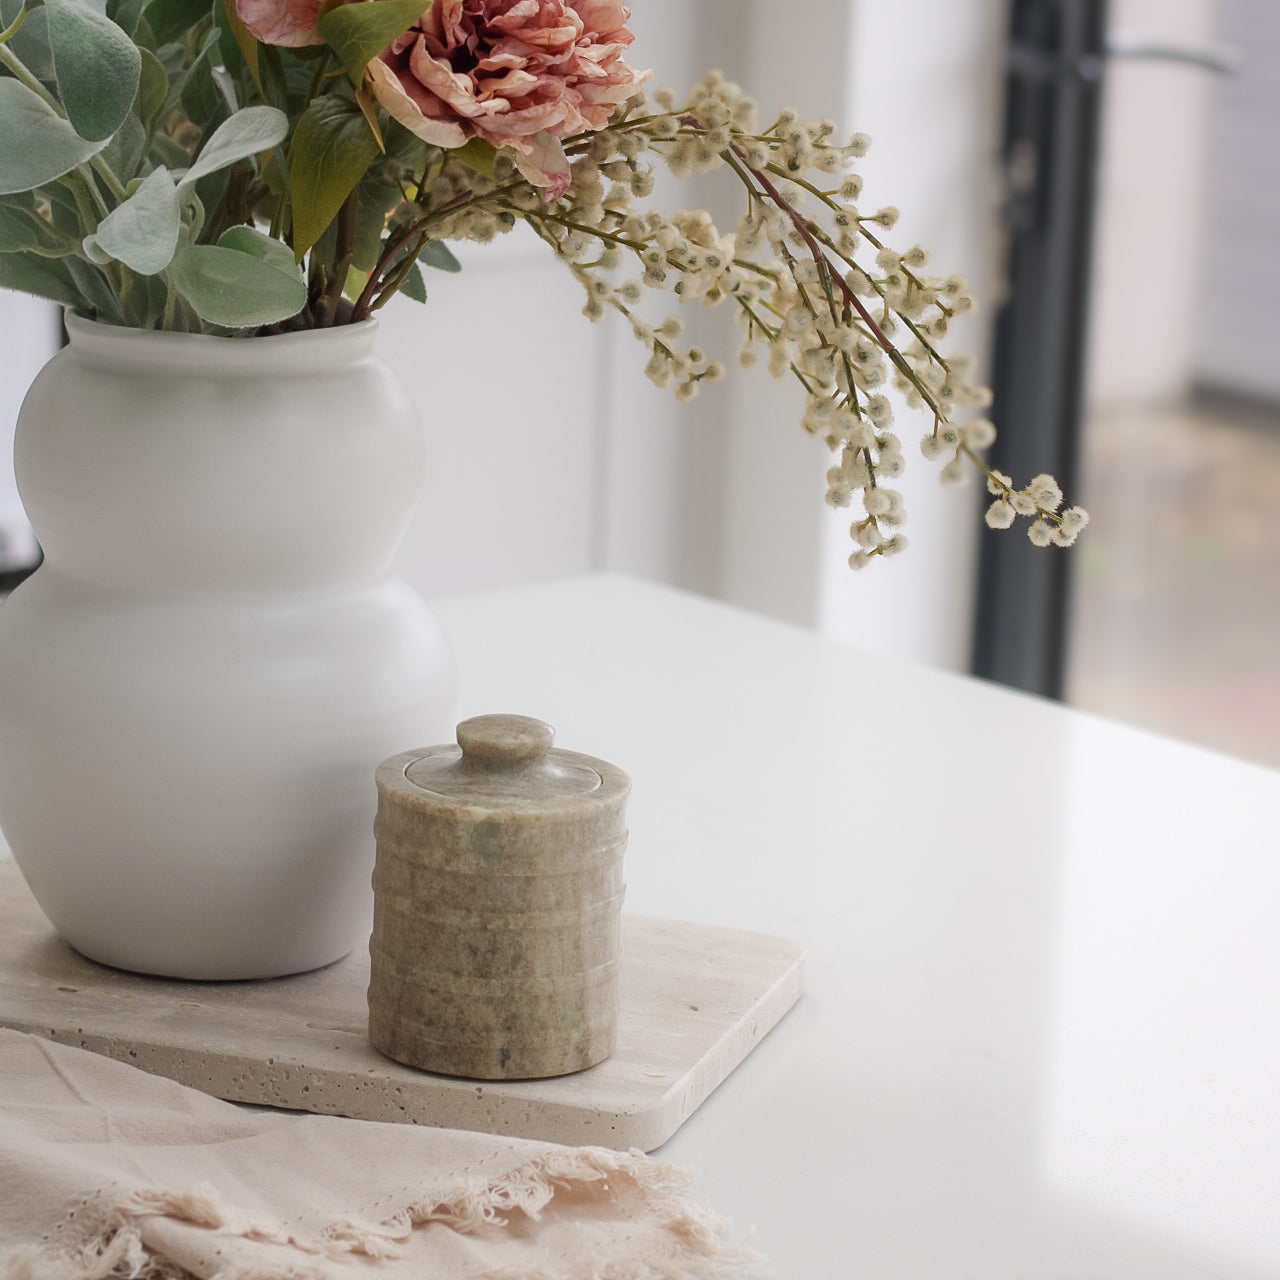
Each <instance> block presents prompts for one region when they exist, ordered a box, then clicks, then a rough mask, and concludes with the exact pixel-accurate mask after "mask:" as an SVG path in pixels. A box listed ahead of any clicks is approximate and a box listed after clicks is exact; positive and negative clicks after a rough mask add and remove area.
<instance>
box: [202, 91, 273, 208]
mask: <svg viewBox="0 0 1280 1280" xmlns="http://www.w3.org/2000/svg"><path fill="white" fill-rule="evenodd" d="M288 133H289V120H288V117H287V116H286V115H285V114H284V112H283V111H277V110H276V109H275V107H245V108H243V109H242V110H240V111H237V112H236V113H235V115H233V116H232V117H231V118H230V119H229V120H224V121H223V122H222V124H220V125H219V126H218V127H217V128H216V129H215V130H214V131H213V133H212V134H211V135H210V137H209V140H208V142H206V143H205V144H204V146H203V147H202V148H201V150H200V154H199V155H198V156H197V157H196V162H195V164H193V165H192V166H191V168H190V169H188V170H187V173H186V176H185V177H184V178H183V179H182V181H181V183H179V184H178V196H179V198H185V197H186V195H187V193H188V192H189V191H190V190H191V189H192V188H193V187H194V186H195V184H196V183H197V182H198V181H199V180H200V179H201V178H203V177H204V175H205V174H206V173H216V172H217V171H218V170H219V169H225V168H227V167H228V166H229V165H233V164H235V162H236V161H237V160H246V159H248V157H249V156H254V155H257V154H258V153H259V152H260V151H269V150H270V149H271V148H272V147H275V146H278V145H279V144H280V143H281V142H283V141H284V140H285V138H286V137H287V136H288Z"/></svg>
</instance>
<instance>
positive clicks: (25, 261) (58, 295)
mask: <svg viewBox="0 0 1280 1280" xmlns="http://www.w3.org/2000/svg"><path fill="white" fill-rule="evenodd" d="M0 289H16V290H17V291H18V292H19V293H34V294H35V295H36V297H37V298H48V299H49V301H50V302H60V303H61V304H62V305H63V306H64V307H73V308H76V309H81V308H83V307H84V298H83V297H81V295H80V291H79V290H78V289H77V288H76V286H75V284H74V283H73V282H72V279H71V276H70V275H69V273H68V271H67V267H66V264H65V262H64V261H63V260H62V259H58V258H39V257H37V256H36V255H35V254H33V253H32V254H27V253H6V254H4V255H3V256H0Z"/></svg>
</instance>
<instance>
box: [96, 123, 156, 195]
mask: <svg viewBox="0 0 1280 1280" xmlns="http://www.w3.org/2000/svg"><path fill="white" fill-rule="evenodd" d="M146 154H147V131H146V130H145V129H144V128H143V127H142V125H141V124H140V123H139V121H138V118H137V116H134V115H128V116H126V117H125V121H124V124H122V125H121V126H120V128H119V129H118V130H117V131H116V135H115V137H113V138H112V139H111V141H110V142H108V143H107V145H106V147H105V148H104V149H103V152H102V158H103V159H104V160H105V161H106V162H107V165H108V166H109V167H110V169H111V172H112V173H114V174H115V175H116V177H117V178H119V179H120V181H121V182H123V183H126V184H127V183H128V182H129V181H130V180H131V179H132V178H134V177H135V176H136V175H137V172H138V170H139V168H141V166H142V161H143V158H144V157H145V156H146Z"/></svg>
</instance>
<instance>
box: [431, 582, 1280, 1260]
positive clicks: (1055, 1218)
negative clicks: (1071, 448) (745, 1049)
mask: <svg viewBox="0 0 1280 1280" xmlns="http://www.w3.org/2000/svg"><path fill="white" fill-rule="evenodd" d="M439 612H440V614H441V616H442V618H443V620H444V622H445V625H446V627H447V628H448V630H449V632H450V634H451V635H452V637H453V640H454V643H455V646H456V648H457V651H458V658H459V666H460V671H461V679H462V688H463V707H462V710H463V714H464V715H474V714H478V713H481V712H486V711H514V712H521V713H524V714H528V715H534V716H539V717H541V718H543V719H547V720H550V721H551V722H552V723H553V724H555V726H556V727H557V730H558V743H559V745H561V746H563V747H566V748H568V749H571V750H578V751H585V752H588V753H590V754H593V755H599V756H603V757H605V758H607V759H610V760H613V761H614V762H616V763H617V764H619V765H621V766H622V767H623V768H624V769H626V770H627V771H628V772H629V773H630V774H631V775H632V778H633V781H634V792H633V797H632V803H631V831H632V838H631V847H630V849H629V851H628V854H627V880H628V908H629V909H630V910H633V911H637V912H642V913H646V914H653V915H665V916H672V917H678V918H684V919H691V920H700V921H704V922H709V923H719V924H725V925H733V926H738V927H742V928H749V929H759V930H763V931H766V932H770V933H780V934H784V935H787V936H789V937H791V938H794V939H796V940H797V941H799V942H801V943H802V944H803V945H804V947H805V948H806V951H807V954H808V978H807V987H808V989H807V992H806V994H805V996H804V997H802V999H801V1002H800V1004H799V1006H797V1008H796V1009H795V1010H793V1011H792V1013H791V1014H789V1015H788V1016H787V1017H786V1018H785V1019H784V1020H783V1022H782V1023H781V1025H780V1026H779V1027H778V1028H777V1029H776V1030H775V1031H774V1032H773V1033H772V1034H771V1035H770V1036H769V1037H768V1038H767V1039H766V1040H765V1041H764V1043H763V1044H762V1045H760V1047H759V1048H758V1049H757V1050H756V1051H755V1052H754V1053H753V1054H752V1056H751V1057H750V1058H749V1059H748V1061H747V1062H746V1063H745V1064H744V1066H743V1067H741V1068H740V1069H739V1070H738V1071H737V1072H736V1073H735V1074H734V1075H733V1076H732V1077H731V1078H730V1079H729V1080H728V1081H727V1082H726V1083H725V1084H724V1085H723V1086H721V1088H720V1089H719V1091H718V1092H717V1093H715V1094H714V1095H713V1096H712V1097H711V1098H710V1100H709V1101H708V1102H707V1103H706V1104H705V1105H704V1106H703V1108H702V1109H701V1110H700V1111H699V1112H698V1113H697V1114H696V1115H695V1116H694V1117H693V1118H692V1119H691V1120H690V1121H689V1122H688V1123H687V1124H686V1125H685V1127H684V1128H683V1129H682V1130H681V1131H680V1133H679V1134H677V1136H676V1137H675V1138H674V1139H672V1141H671V1142H669V1143H668V1144H667V1145H666V1146H665V1147H663V1148H662V1149H661V1150H660V1151H659V1152H658V1155H659V1156H660V1157H662V1158H666V1159H670V1160H672V1161H674V1162H676V1163H680V1164H686V1165H690V1166H692V1167H693V1168H695V1169H696V1170H697V1171H698V1173H699V1175H700V1176H699V1183H698V1186H699V1189H700V1190H701V1191H702V1192H703V1193H704V1194H705V1195H706V1196H708V1197H709V1198H710V1200H711V1201H712V1203H713V1204H714V1205H715V1206H716V1207H717V1208H718V1209H719V1210H720V1211H721V1212H723V1213H724V1214H726V1215H727V1216H728V1217H730V1218H731V1219H732V1221H733V1225H734V1230H735V1234H738V1235H747V1234H748V1233H750V1239H751V1241H752V1243H753V1244H754V1245H755V1246H756V1247H757V1248H759V1249H760V1250H761V1251H762V1252H764V1253H765V1254H766V1255H767V1256H768V1257H769V1258H770V1260H771V1262H772V1263H773V1266H774V1268H775V1271H776V1274H777V1275H778V1276H779V1277H781V1278H783V1280H790V1278H795V1280H799V1278H801V1277H804V1278H806V1280H837V1278H842V1277H845V1276H848V1277H856V1278H857V1280H1191V1278H1192V1277H1194V1278H1196V1280H1208V1278H1209V1277H1213V1278H1214V1280H1276V1278H1277V1277H1280V994H1278V989H1280V927H1278V922H1280V850H1278V842H1277V832H1278V831H1280V774H1276V773H1273V772H1271V771H1268V770H1265V769H1262V768H1259V767H1256V766H1252V765H1247V764H1243V763H1240V762H1237V761H1234V760H1230V759H1227V758H1225V757H1221V756H1216V755H1212V754H1210V753H1208V752H1204V751H1200V750H1197V749H1195V748H1191V747H1187V746H1182V745H1179V744H1176V743H1173V742H1169V741H1167V740H1164V739H1160V738H1156V737H1152V736H1150V735H1147V734H1143V733H1140V732H1137V731H1134V730H1130V729H1126V728H1122V727H1120V726H1117V725H1112V724H1109V723H1106V722H1104V721H1101V720H1098V719H1095V718H1092V717H1089V716H1085V715H1081V714H1078V713H1073V712H1070V711H1066V710H1063V709H1062V708H1061V707H1058V706H1056V705H1053V704H1050V703H1046V702H1042V701H1039V700H1037V699H1033V698H1028V697H1024V696H1021V695H1018V694H1013V693H1009V692H1006V691H1004V690H1001V689H998V688H996V687H994V686H990V685H985V684H982V683H980V682H977V681H972V680H967V679H961V678H957V677H953V676H948V675H945V674H941V673H938V672H934V671H929V670H925V669H919V668H914V667H909V666H906V665H899V664H895V663H892V662H890V661H887V660H885V659H883V658H878V657H875V658H872V657H866V656H863V655H860V654H858V653H856V652H854V651H852V650H849V649H847V648H844V647H842V646H840V645H837V644H834V643H830V642H826V641H822V640H820V639H817V638H816V637H814V636H812V635H810V634H808V633H806V632H803V631H800V630H797V629H795V628H792V627H788V626H784V625H782V624H779V623H773V622H769V621H765V620H763V619H760V618H757V617H753V616H750V615H747V614H743V613H739V612H736V611H734V610H731V609H728V608H725V607H724V606H720V605H716V604H712V603H708V602H706V601H704V600H699V599H696V598H694V597H691V596H685V595H681V594H679V593H675V592H672V591H668V590H665V589H662V588H658V587H653V586H649V585H644V584H640V583H637V582H632V581H628V580H625V579H619V578H602V579H584V580H576V581H572V582H567V583H560V584H554V585H550V586H541V587H534V588H523V589H518V590H512V591H506V592H501V593H497V594H494V595H491V596H484V597H475V598H471V599H463V600H455V601H449V602H445V603H444V604H443V605H441V606H440V608H439Z"/></svg>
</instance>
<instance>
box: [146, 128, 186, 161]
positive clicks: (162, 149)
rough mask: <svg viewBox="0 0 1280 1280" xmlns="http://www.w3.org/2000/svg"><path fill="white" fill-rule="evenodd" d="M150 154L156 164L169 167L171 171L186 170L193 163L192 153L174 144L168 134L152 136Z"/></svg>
mask: <svg viewBox="0 0 1280 1280" xmlns="http://www.w3.org/2000/svg"><path fill="white" fill-rule="evenodd" d="M150 154H151V160H152V162H153V163H154V164H163V165H167V166H168V167H169V168H170V169H185V168H187V166H188V165H190V163H191V154H190V152H188V151H187V149H186V148H185V147H183V146H181V145H179V144H178V143H176V142H174V140H173V139H172V138H171V137H169V135H168V134H167V133H156V134H153V135H152V137H151V153H150Z"/></svg>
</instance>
